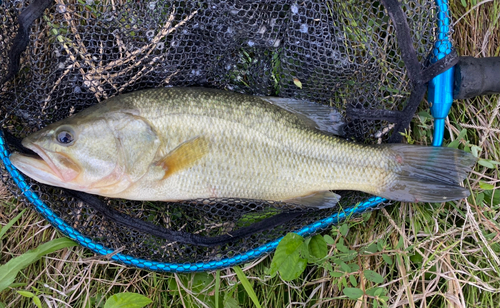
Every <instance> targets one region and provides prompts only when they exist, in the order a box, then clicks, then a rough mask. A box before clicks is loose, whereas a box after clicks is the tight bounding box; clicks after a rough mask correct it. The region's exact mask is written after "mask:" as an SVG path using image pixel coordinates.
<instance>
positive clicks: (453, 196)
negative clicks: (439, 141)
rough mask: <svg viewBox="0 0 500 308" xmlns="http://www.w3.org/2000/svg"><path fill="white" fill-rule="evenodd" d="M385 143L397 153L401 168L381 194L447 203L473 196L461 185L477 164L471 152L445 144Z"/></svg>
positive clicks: (417, 200)
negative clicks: (441, 145) (411, 144)
mask: <svg viewBox="0 0 500 308" xmlns="http://www.w3.org/2000/svg"><path fill="white" fill-rule="evenodd" d="M385 146H387V147H389V148H390V149H391V150H392V151H394V153H395V154H396V160H397V162H398V165H399V166H398V169H399V170H398V171H397V172H396V173H395V177H394V178H393V180H392V181H390V182H389V183H387V185H386V186H385V187H383V188H382V189H381V191H380V193H379V194H378V195H379V196H381V197H384V198H387V199H391V200H398V201H407V202H445V201H450V200H457V199H462V198H465V197H467V196H468V195H469V191H468V190H467V189H465V188H463V187H460V186H459V184H460V183H461V182H462V181H463V180H464V179H465V178H466V177H467V174H468V173H469V172H470V171H471V169H472V167H473V166H474V164H475V163H476V158H475V157H474V156H472V155H471V154H470V153H467V152H464V151H461V150H457V149H452V148H444V147H424V146H409V145H403V144H389V145H385Z"/></svg>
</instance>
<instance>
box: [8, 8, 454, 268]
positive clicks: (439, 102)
mask: <svg viewBox="0 0 500 308" xmlns="http://www.w3.org/2000/svg"><path fill="white" fill-rule="evenodd" d="M436 4H437V6H438V8H439V9H440V13H439V14H438V17H439V20H438V21H437V26H438V29H439V31H438V33H439V34H438V41H437V42H436V44H435V46H434V58H432V59H431V61H433V62H437V61H439V60H440V59H443V58H444V57H445V56H446V55H448V54H451V53H452V45H451V41H450V40H449V37H448V33H449V24H450V21H449V17H448V16H449V15H450V14H449V9H448V6H447V3H446V2H444V1H442V0H436ZM452 76H453V69H449V70H448V71H446V72H444V73H442V74H440V75H438V76H436V77H434V78H433V79H432V82H431V83H430V86H429V99H430V100H431V101H432V104H433V105H432V107H433V114H434V113H436V114H438V116H437V118H438V119H439V118H440V117H439V114H444V113H446V114H447V112H448V111H449V107H448V106H449V105H450V102H449V100H450V99H449V98H450V97H449V93H448V91H447V90H445V91H439V90H440V89H443V88H444V89H448V88H451V86H452V84H453V78H452ZM438 123H439V121H437V122H436V130H435V139H434V140H435V142H434V146H440V144H441V142H442V134H443V131H442V130H441V129H440V128H439V125H440V124H438ZM440 135H441V137H439V136H440ZM440 140H441V141H440ZM0 158H1V159H2V161H3V163H4V166H5V168H6V169H7V171H8V173H9V174H10V176H11V177H12V179H13V180H14V182H15V183H16V185H17V186H18V187H19V189H20V190H21V192H22V194H23V195H24V196H26V198H27V199H28V200H29V201H30V202H31V203H32V204H33V205H34V206H35V208H36V210H37V211H38V212H40V213H41V214H42V216H44V218H45V219H47V220H48V221H49V222H50V223H51V224H52V225H54V226H55V227H56V228H57V229H59V230H61V232H63V233H64V234H65V235H66V236H68V237H69V238H71V239H73V240H75V241H77V242H78V243H80V244H81V245H82V246H84V247H86V248H89V249H91V250H92V251H94V252H96V253H98V254H101V255H112V256H111V259H112V260H115V261H118V262H121V263H123V264H126V265H130V266H133V267H137V268H143V269H148V270H154V271H166V272H178V273H181V272H182V273H186V272H197V271H210V270H216V269H220V268H225V267H229V266H234V265H238V264H241V263H245V262H248V261H250V260H252V259H255V258H258V257H260V256H263V255H265V254H268V253H270V252H272V251H273V250H274V249H275V248H276V247H277V245H278V243H279V241H280V240H281V238H278V239H276V240H274V241H271V242H269V243H267V244H265V245H262V246H260V247H258V248H256V249H251V250H249V251H246V252H245V253H242V254H239V255H236V256H234V257H230V258H224V259H222V260H214V261H209V262H198V263H162V262H156V261H151V260H144V259H139V258H135V257H133V256H129V255H126V254H122V253H120V252H116V251H115V250H113V249H109V248H107V247H105V246H103V245H101V244H98V243H95V242H93V241H92V239H90V238H88V237H86V236H85V235H84V234H81V233H80V232H78V231H77V230H75V229H74V228H73V227H71V226H70V225H68V224H67V223H66V222H64V221H63V220H62V219H60V218H59V217H58V216H57V215H56V214H55V213H54V212H53V211H52V210H51V209H50V208H49V207H48V206H47V205H46V204H45V203H44V202H43V201H42V200H41V199H40V197H39V196H38V195H37V194H36V192H35V191H33V190H32V189H31V188H30V185H29V184H28V183H27V182H26V180H25V179H24V177H23V176H22V175H21V174H20V173H19V172H18V171H17V170H16V169H15V167H13V165H12V164H11V163H10V160H9V151H8V148H7V145H6V142H5V138H4V136H3V135H2V134H0ZM386 201H387V200H385V199H383V198H380V197H372V198H369V199H367V200H365V201H364V202H361V203H358V204H354V205H351V206H349V207H347V208H344V209H343V211H342V212H339V213H336V214H333V215H331V216H329V217H327V218H324V219H321V220H319V221H317V222H315V223H312V224H309V225H307V226H305V227H303V228H301V229H300V230H299V231H297V233H298V234H299V235H302V236H309V235H312V234H314V233H316V232H319V231H321V230H324V229H326V228H328V227H330V226H331V225H333V224H336V223H339V222H340V221H342V220H344V219H346V218H347V217H350V216H352V215H358V214H361V213H364V212H366V211H369V210H374V209H377V208H378V207H380V206H381V205H382V204H383V203H384V202H386Z"/></svg>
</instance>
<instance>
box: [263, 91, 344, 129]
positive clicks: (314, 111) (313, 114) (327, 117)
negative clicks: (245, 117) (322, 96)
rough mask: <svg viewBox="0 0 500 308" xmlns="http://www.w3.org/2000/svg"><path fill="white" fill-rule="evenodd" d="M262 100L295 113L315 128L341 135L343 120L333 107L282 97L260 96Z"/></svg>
mask: <svg viewBox="0 0 500 308" xmlns="http://www.w3.org/2000/svg"><path fill="white" fill-rule="evenodd" d="M262 99H263V100H265V101H267V102H269V103H271V104H273V105H276V106H279V107H281V108H283V109H285V110H287V111H290V112H292V113H295V114H296V115H298V116H299V117H300V118H302V120H303V121H304V122H305V123H307V124H308V125H310V126H311V127H314V128H316V129H319V130H322V131H325V132H329V133H332V134H334V135H337V136H343V135H344V132H343V127H344V124H345V123H344V121H343V120H342V115H341V114H340V112H338V111H337V110H336V109H335V108H333V107H331V106H327V105H322V104H318V103H314V102H310V101H305V100H298V99H292V98H282V97H269V96H268V97H262Z"/></svg>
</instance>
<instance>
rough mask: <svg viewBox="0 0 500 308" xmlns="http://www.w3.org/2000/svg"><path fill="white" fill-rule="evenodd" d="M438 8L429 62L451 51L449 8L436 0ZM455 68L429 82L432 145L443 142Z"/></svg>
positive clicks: (451, 99) (444, 3) (441, 1)
mask: <svg viewBox="0 0 500 308" xmlns="http://www.w3.org/2000/svg"><path fill="white" fill-rule="evenodd" d="M436 5H437V6H438V8H439V12H438V24H437V26H438V29H437V30H438V33H437V35H438V37H437V41H436V43H435V44H434V49H433V50H432V55H431V58H430V60H431V63H435V62H436V61H438V60H440V59H442V58H444V57H445V56H446V55H447V54H449V53H451V52H452V50H453V46H452V44H451V41H450V38H449V32H450V23H451V20H450V17H449V16H450V14H451V13H450V10H449V7H448V3H447V1H446V0H436ZM454 72H455V68H454V67H451V68H450V69H448V70H447V71H445V72H443V73H441V74H439V75H438V76H436V77H434V78H433V79H432V80H431V81H430V82H429V89H428V92H427V100H428V101H429V103H430V106H431V114H432V116H433V117H434V134H433V142H432V145H433V146H441V144H442V143H443V134H444V121H445V119H446V117H447V116H448V113H449V112H450V108H451V105H452V103H453V74H454Z"/></svg>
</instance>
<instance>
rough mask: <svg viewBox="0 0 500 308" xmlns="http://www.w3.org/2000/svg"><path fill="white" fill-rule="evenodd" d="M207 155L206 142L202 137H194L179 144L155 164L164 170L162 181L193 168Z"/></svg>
mask: <svg viewBox="0 0 500 308" xmlns="http://www.w3.org/2000/svg"><path fill="white" fill-rule="evenodd" d="M207 153H208V142H207V140H206V139H205V138H204V137H196V138H193V139H190V140H188V141H185V142H183V143H181V144H180V145H179V146H178V147H176V148H175V149H174V150H172V151H171V152H170V153H168V154H167V155H166V156H165V157H164V158H163V159H161V160H160V161H159V162H158V163H157V164H158V165H159V166H161V167H162V168H163V169H164V170H165V175H163V179H162V180H164V179H166V178H167V177H169V176H171V175H172V174H174V173H176V172H179V171H181V170H184V169H187V168H189V167H192V166H194V165H195V164H197V163H198V161H199V160H200V159H201V158H202V157H203V156H205V155H206V154H207Z"/></svg>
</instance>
